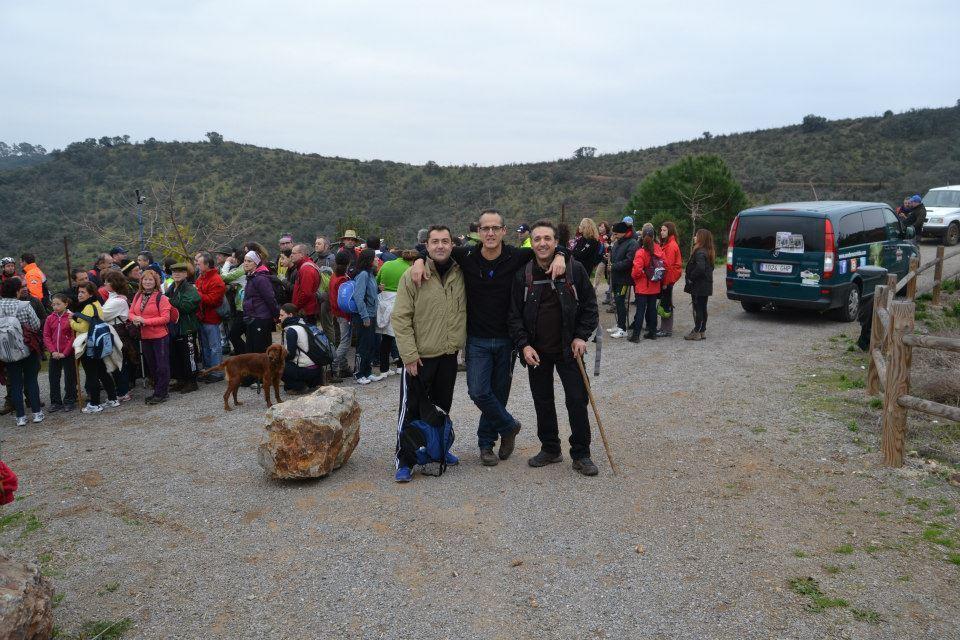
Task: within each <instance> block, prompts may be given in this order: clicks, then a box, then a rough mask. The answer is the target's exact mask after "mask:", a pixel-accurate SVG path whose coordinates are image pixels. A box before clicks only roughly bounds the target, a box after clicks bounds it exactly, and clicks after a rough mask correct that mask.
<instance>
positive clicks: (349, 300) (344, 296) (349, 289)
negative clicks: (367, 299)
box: [337, 280, 360, 313]
mask: <svg viewBox="0 0 960 640" xmlns="http://www.w3.org/2000/svg"><path fill="white" fill-rule="evenodd" d="M356 286H357V283H356V281H354V280H346V281H344V282H343V283H342V284H341V285H340V288H339V289H337V306H338V307H340V311H345V312H347V313H360V310H359V309H357V301H356V300H354V299H353V290H354V289H355V288H356Z"/></svg>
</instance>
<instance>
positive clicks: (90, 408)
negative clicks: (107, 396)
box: [80, 402, 103, 413]
mask: <svg viewBox="0 0 960 640" xmlns="http://www.w3.org/2000/svg"><path fill="white" fill-rule="evenodd" d="M80 411H81V412H82V413H100V412H101V411H103V407H101V406H100V405H98V404H90V403H89V402H88V403H87V406H85V407H84V408H83V409H80Z"/></svg>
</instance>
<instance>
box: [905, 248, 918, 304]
mask: <svg viewBox="0 0 960 640" xmlns="http://www.w3.org/2000/svg"><path fill="white" fill-rule="evenodd" d="M919 268H920V256H918V255H917V256H913V257H912V258H910V271H912V272H913V277H912V278H910V282H908V283H907V300H909V301H911V302H913V301H914V300H915V299H916V297H917V280H919V279H920V275H919V274H918V273H917V272H916V271H917V269H919Z"/></svg>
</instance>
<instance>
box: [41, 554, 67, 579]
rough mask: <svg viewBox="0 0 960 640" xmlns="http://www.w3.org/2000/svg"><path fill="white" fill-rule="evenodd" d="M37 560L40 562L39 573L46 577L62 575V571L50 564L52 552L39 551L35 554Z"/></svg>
mask: <svg viewBox="0 0 960 640" xmlns="http://www.w3.org/2000/svg"><path fill="white" fill-rule="evenodd" d="M37 560H38V561H39V562H40V575H42V576H46V577H47V578H59V577H61V576H62V575H63V572H62V571H60V570H58V569H54V568H53V567H52V566H50V565H51V563H52V562H53V554H52V553H50V552H49V551H46V552H44V553H41V554H40V555H39V556H37Z"/></svg>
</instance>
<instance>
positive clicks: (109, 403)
mask: <svg viewBox="0 0 960 640" xmlns="http://www.w3.org/2000/svg"><path fill="white" fill-rule="evenodd" d="M119 406H120V401H119V400H107V401H106V402H104V403H103V404H102V405H100V407H101V408H102V409H113V408H115V407H119Z"/></svg>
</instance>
